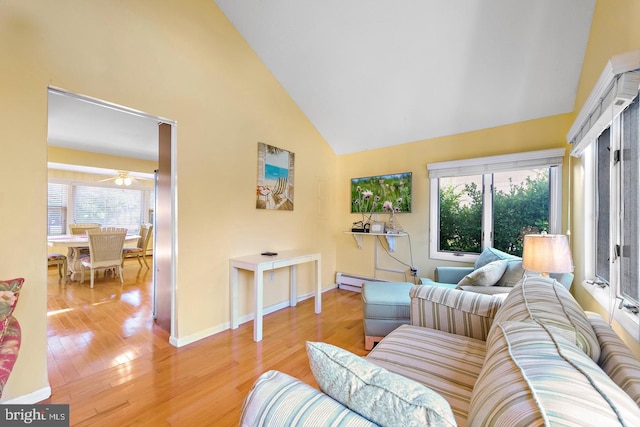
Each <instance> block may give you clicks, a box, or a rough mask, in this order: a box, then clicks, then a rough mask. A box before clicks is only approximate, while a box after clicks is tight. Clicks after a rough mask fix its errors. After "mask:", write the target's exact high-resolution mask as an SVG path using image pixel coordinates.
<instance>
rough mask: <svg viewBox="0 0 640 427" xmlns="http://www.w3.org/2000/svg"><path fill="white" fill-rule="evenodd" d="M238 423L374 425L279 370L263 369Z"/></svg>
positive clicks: (322, 426) (282, 426)
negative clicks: (264, 370)
mask: <svg viewBox="0 0 640 427" xmlns="http://www.w3.org/2000/svg"><path fill="white" fill-rule="evenodd" d="M240 425H241V426H242V427H249V426H252V427H253V426H270V427H289V426H309V427H325V426H329V427H330V426H341V427H343V426H344V427H371V426H376V424H373V423H372V422H370V421H369V420H367V419H366V418H363V417H361V416H360V415H358V414H356V413H355V412H353V411H351V410H349V409H348V408H346V407H344V406H342V405H341V404H340V403H338V402H336V401H335V400H333V399H331V398H330V397H329V396H327V395H326V394H323V393H321V392H320V391H318V390H316V389H315V388H313V387H311V386H310V385H308V384H305V383H303V382H302V381H300V380H298V379H296V378H293V377H290V376H289V375H287V374H283V373H282V372H278V371H268V372H265V373H264V374H262V375H261V376H260V378H258V380H257V381H256V382H255V383H254V385H253V387H252V388H251V391H250V392H249V394H248V395H247V397H246V398H245V400H244V404H243V405H242V414H241V416H240Z"/></svg>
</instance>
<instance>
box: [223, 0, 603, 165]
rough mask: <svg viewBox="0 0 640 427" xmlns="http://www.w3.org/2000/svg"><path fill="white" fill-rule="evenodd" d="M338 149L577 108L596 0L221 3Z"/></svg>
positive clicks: (257, 0)
mask: <svg viewBox="0 0 640 427" xmlns="http://www.w3.org/2000/svg"><path fill="white" fill-rule="evenodd" d="M215 2H216V4H217V5H218V6H219V7H220V8H221V9H222V11H223V12H224V13H225V14H226V16H227V17H228V19H229V20H230V21H231V22H232V23H233V25H234V26H235V27H236V28H237V30H238V31H239V32H240V34H242V36H243V37H244V38H245V39H246V41H247V42H248V43H249V45H250V46H251V47H252V48H253V50H254V51H255V52H256V53H257V55H258V56H259V57H260V58H261V60H262V61H263V62H264V64H265V65H266V66H267V67H268V68H269V70H270V71H271V72H272V73H273V75H274V76H275V78H276V79H277V80H278V81H279V82H280V84H281V85H282V86H283V87H284V89H285V90H286V91H287V92H288V93H289V95H290V96H291V97H292V98H293V100H294V101H295V102H296V103H297V104H298V106H299V107H300V108H301V109H302V111H303V112H304V113H305V114H306V115H307V117H308V118H309V120H310V121H311V122H312V123H313V124H314V125H315V126H316V128H317V129H318V131H319V132H320V134H322V136H323V137H324V138H325V139H326V141H327V142H328V143H329V144H330V145H331V147H333V150H334V151H335V152H336V153H337V154H344V153H351V152H357V151H362V150H367V149H373V148H379V147H383V146H388V145H395V144H402V143H406V142H413V141H418V140H423V139H428V138H433V137H438V136H445V135H452V134H457V133H462V132H467V131H473V130H478V129H483V128H489V127H495V126H500V125H505V124H510V123H516V122H521V121H525V120H531V119H536V118H541V117H547V116H552V115H556V114H562V113H567V112H571V111H573V107H574V101H575V97H576V91H577V87H578V80H579V78H580V71H581V68H582V61H583V57H584V53H585V49H586V45H587V40H588V36H589V30H590V27H591V19H592V15H593V9H594V6H595V0H562V1H558V0H535V1H531V0H322V1H320V0H316V1H310V0H307V1H293V0H215Z"/></svg>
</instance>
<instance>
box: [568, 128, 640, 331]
mask: <svg viewBox="0 0 640 427" xmlns="http://www.w3.org/2000/svg"><path fill="white" fill-rule="evenodd" d="M619 146H620V117H619V116H617V117H615V118H614V119H613V121H612V125H611V152H614V150H616V149H617V148H618V147H619ZM581 156H582V159H583V167H584V208H583V209H584V215H585V218H584V230H583V233H584V249H583V250H584V260H585V263H584V267H583V269H584V278H585V280H584V281H583V282H582V283H580V286H582V287H583V288H584V289H585V290H586V291H587V292H588V293H589V294H590V295H591V296H592V297H593V299H595V300H596V302H597V303H598V304H599V305H600V306H601V307H602V309H603V310H604V311H605V312H606V313H607V314H608V315H609V319H608V320H609V323H611V321H612V320H613V319H615V320H616V321H617V322H618V323H619V324H620V325H621V326H622V327H623V328H624V329H625V330H626V331H627V332H628V333H629V334H630V335H631V336H633V337H634V338H635V339H636V340H637V341H639V342H640V319H639V317H638V316H637V315H633V314H632V313H629V312H627V311H625V310H623V309H621V308H620V297H619V296H618V286H619V284H620V275H619V274H620V271H619V265H620V263H619V262H618V260H617V259H616V257H615V256H614V253H613V252H614V250H615V249H614V248H615V245H616V244H618V242H620V240H621V234H622V229H621V221H618V220H613V219H614V218H620V216H621V201H620V173H619V169H620V164H619V163H618V164H617V165H613V166H612V171H611V185H610V201H611V213H610V218H611V219H612V220H611V221H610V226H609V236H610V242H611V244H610V245H609V246H610V251H611V253H610V255H609V256H610V258H611V260H613V261H612V263H613V268H611V270H610V275H609V284H608V286H602V287H601V286H598V283H599V281H598V279H597V277H596V245H595V241H596V240H595V238H596V209H595V207H596V191H597V183H596V179H595V178H596V174H595V171H596V168H597V165H596V161H597V158H596V144H591V145H590V146H588V147H586V148H584V149H583V150H582V151H581Z"/></svg>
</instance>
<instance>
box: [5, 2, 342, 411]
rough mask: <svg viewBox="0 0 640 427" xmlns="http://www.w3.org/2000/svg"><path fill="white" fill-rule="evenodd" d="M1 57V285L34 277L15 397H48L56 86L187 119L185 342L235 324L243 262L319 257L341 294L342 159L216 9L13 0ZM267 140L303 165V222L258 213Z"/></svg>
mask: <svg viewBox="0 0 640 427" xmlns="http://www.w3.org/2000/svg"><path fill="white" fill-rule="evenodd" d="M0 51H1V52H2V55H3V58H2V62H3V63H2V67H0V93H2V96H1V97H0V117H2V124H3V126H2V127H3V143H2V148H3V150H2V156H0V178H1V179H2V182H4V183H5V185H3V186H2V188H0V203H1V205H2V207H3V212H4V213H3V220H2V221H1V222H0V234H1V235H2V236H3V241H4V244H3V245H2V249H0V275H1V276H2V277H3V278H12V277H18V276H22V277H25V278H26V282H25V286H24V290H23V292H22V295H21V297H20V301H19V303H18V306H17V309H16V316H17V317H18V319H19V320H20V322H21V325H22V328H23V342H22V349H21V352H20V356H19V358H18V361H17V363H16V366H15V368H14V371H13V373H12V375H11V377H10V379H9V382H8V384H7V386H6V388H5V390H4V394H3V399H12V398H17V397H20V396H27V395H29V394H30V393H38V392H41V391H42V390H43V389H46V387H48V381H47V366H46V359H47V337H46V324H47V318H46V290H45V288H46V274H47V273H46V263H45V262H44V260H45V255H46V253H47V246H46V240H45V238H46V188H47V187H46V183H47V160H48V159H47V157H48V154H47V145H46V139H47V87H48V86H49V85H51V86H55V87H58V88H62V89H65V90H68V91H71V92H75V93H79V94H82V95H87V96H91V97H94V98H98V99H102V100H105V101H108V102H111V103H114V104H118V105H123V106H126V107H129V108H132V109H136V110H139V111H144V112H146V113H149V114H152V115H157V116H161V117H166V118H168V119H171V120H174V121H176V123H177V168H176V173H177V176H178V181H179V190H178V218H177V221H178V230H177V233H178V254H177V256H178V263H177V277H178V279H177V281H178V284H177V285H178V290H177V292H178V297H177V318H178V327H177V330H176V331H175V337H176V338H177V339H180V340H189V339H190V337H194V336H198V335H199V334H203V333H207V332H210V331H214V330H220V329H223V328H225V327H226V326H227V325H228V322H229V293H228V287H229V286H228V281H229V271H228V259H229V258H230V257H233V256H239V255H246V254H251V253H256V252H260V251H263V250H265V249H270V250H286V249H294V248H310V249H314V250H317V251H321V252H322V255H323V269H322V277H323V284H324V286H325V287H328V286H331V285H332V284H333V281H334V280H333V272H335V238H334V235H335V230H336V228H337V226H336V221H335V218H334V214H333V210H332V209H331V208H330V207H329V206H328V204H330V203H331V200H332V197H331V190H332V189H333V188H336V187H337V184H336V183H337V177H336V170H337V157H336V156H335V154H334V153H333V151H332V150H331V149H330V148H329V146H328V145H327V144H326V142H325V141H324V140H323V139H322V138H321V137H320V136H319V134H318V133H317V131H316V130H315V128H314V127H313V126H312V125H311V124H310V123H309V121H308V120H307V119H306V117H305V116H304V115H303V114H302V113H301V112H300V110H299V109H298V108H297V106H296V105H295V104H294V103H293V101H292V100H291V99H290V98H289V96H288V95H287V94H286V93H285V92H284V90H283V89H282V87H281V86H280V85H279V84H278V83H277V81H276V80H275V79H274V78H273V76H272V75H271V73H270V72H269V71H268V70H267V69H266V68H265V66H264V65H263V64H262V63H261V62H260V60H259V59H258V58H257V56H256V55H255V54H254V52H253V51H252V50H251V49H250V48H249V47H248V45H247V44H246V42H245V41H244V40H243V39H242V38H241V37H240V36H239V35H238V33H237V32H236V31H235V29H234V28H233V27H232V25H231V24H230V23H229V22H228V21H227V19H226V18H225V17H224V15H223V14H222V13H221V12H220V10H219V9H218V8H217V6H216V5H215V3H214V2H212V1H211V0H191V1H184V0H180V1H178V0H166V1H162V2H158V1H153V0H139V1H127V2H117V3H115V4H114V2H113V1H104V0H95V1H91V2H84V1H71V0H61V1H56V2H51V1H47V0H32V1H28V2H25V1H21V0H7V1H3V2H2V13H0ZM258 141H262V142H266V143H269V144H271V145H275V146H278V147H280V148H284V149H287V150H289V151H292V152H293V153H295V155H296V172H297V173H296V176H295V210H294V211H293V212H274V211H263V210H257V209H256V208H255V186H256V181H257V148H258V147H257V143H258ZM54 157H55V155H54V154H52V158H51V160H54V161H60V159H58V158H54ZM97 166H100V165H97ZM103 166H106V165H103ZM106 167H113V166H106ZM121 167H122V168H125V167H124V166H121ZM9 242H10V244H9ZM299 271H300V273H301V275H302V276H303V277H306V276H310V274H311V273H310V272H309V271H307V270H306V269H304V268H300V270H299ZM242 280H243V284H247V283H248V281H249V280H250V279H249V278H248V277H246V276H245V275H243V276H242ZM287 282H288V277H287V276H286V275H285V274H277V275H275V278H274V280H273V283H270V287H271V288H272V289H273V292H272V293H271V292H268V293H267V294H268V295H269V297H270V298H268V299H267V301H265V304H266V305H269V304H274V303H276V302H280V301H283V300H286V297H282V298H279V296H280V295H286V289H287ZM300 282H301V283H304V282H305V281H304V280H300ZM306 282H309V281H308V280H307V281H306ZM302 287H303V288H304V286H302ZM309 292H311V289H300V290H299V294H300V295H303V294H305V293H309ZM243 296H244V297H245V299H247V298H248V297H247V296H246V294H245V295H243ZM278 298H279V300H278ZM276 300H278V301H276ZM248 305H249V304H248V303H245V304H244V305H243V308H244V309H245V312H244V313H242V314H246V313H247V312H249V311H250V308H249V307H248Z"/></svg>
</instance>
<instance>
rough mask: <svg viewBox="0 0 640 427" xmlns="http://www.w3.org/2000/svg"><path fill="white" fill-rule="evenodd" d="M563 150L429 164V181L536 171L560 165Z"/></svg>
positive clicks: (555, 149) (554, 149) (556, 149)
mask: <svg viewBox="0 0 640 427" xmlns="http://www.w3.org/2000/svg"><path fill="white" fill-rule="evenodd" d="M564 154H565V149H564V148H553V149H549V150H538V151H529V152H525V153H515V154H504V155H500V156H490V157H479V158H474V159H467V160H454V161H450V162H439V163H429V164H428V165H427V170H428V172H429V178H430V179H436V178H445V177H452V176H468V175H482V174H485V173H496V172H508V171H514V170H522V169H536V168H545V167H551V166H560V165H562V160H563V158H564Z"/></svg>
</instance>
